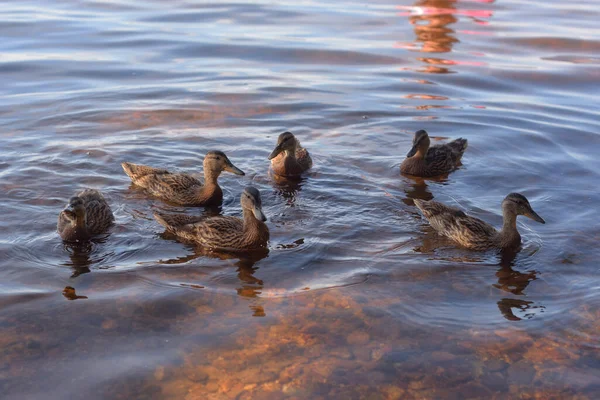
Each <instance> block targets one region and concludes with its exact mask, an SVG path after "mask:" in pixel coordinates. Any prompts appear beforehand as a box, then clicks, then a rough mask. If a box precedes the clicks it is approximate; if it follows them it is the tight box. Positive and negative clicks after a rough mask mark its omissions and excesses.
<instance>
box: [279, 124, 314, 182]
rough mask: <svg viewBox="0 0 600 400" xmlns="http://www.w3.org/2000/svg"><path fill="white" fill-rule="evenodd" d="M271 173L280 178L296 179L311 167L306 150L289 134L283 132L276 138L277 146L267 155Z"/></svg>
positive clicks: (310, 160)
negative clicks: (271, 167) (271, 169)
mask: <svg viewBox="0 0 600 400" xmlns="http://www.w3.org/2000/svg"><path fill="white" fill-rule="evenodd" d="M269 160H271V165H272V166H273V171H274V172H275V173H276V174H277V175H280V176H285V177H297V176H300V175H302V173H303V172H304V171H306V170H308V169H310V168H311V167H312V159H311V158H310V154H308V150H306V149H305V148H304V147H302V146H301V145H300V142H299V141H298V139H296V137H295V136H294V135H293V134H292V133H291V132H283V133H282V134H281V135H279V138H277V146H275V149H274V150H273V151H272V152H271V155H269Z"/></svg>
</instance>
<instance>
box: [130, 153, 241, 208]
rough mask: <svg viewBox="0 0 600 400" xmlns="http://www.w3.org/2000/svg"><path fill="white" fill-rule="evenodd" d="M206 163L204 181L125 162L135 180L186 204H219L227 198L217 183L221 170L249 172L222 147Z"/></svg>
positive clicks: (179, 202)
mask: <svg viewBox="0 0 600 400" xmlns="http://www.w3.org/2000/svg"><path fill="white" fill-rule="evenodd" d="M203 164H204V184H202V182H200V181H199V180H198V179H196V178H194V177H192V176H190V175H187V174H174V173H171V172H169V171H167V170H166V169H158V168H152V167H148V166H146V165H137V164H132V163H128V162H124V163H122V164H121V166H122V167H123V170H125V173H126V174H127V175H128V176H129V177H130V178H131V181H132V182H133V183H135V184H136V185H138V186H141V187H143V188H145V189H146V190H147V191H148V192H149V193H150V194H151V195H153V196H156V197H158V198H160V199H162V200H166V201H169V202H171V203H174V204H178V205H182V206H219V205H221V203H222V202H223V191H222V190H221V188H220V187H219V184H218V183H217V178H218V177H219V175H221V172H223V171H227V172H231V173H233V174H236V175H245V174H244V172H243V171H242V170H241V169H239V168H238V167H236V166H235V165H233V164H232V162H231V161H229V158H227V156H226V155H225V153H223V152H222V151H210V152H208V153H207V154H206V156H205V157H204V163H203Z"/></svg>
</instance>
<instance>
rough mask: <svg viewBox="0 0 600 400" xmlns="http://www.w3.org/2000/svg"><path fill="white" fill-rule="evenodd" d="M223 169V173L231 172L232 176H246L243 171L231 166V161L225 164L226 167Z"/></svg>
mask: <svg viewBox="0 0 600 400" xmlns="http://www.w3.org/2000/svg"><path fill="white" fill-rule="evenodd" d="M223 169H224V170H225V171H227V172H231V173H232V174H236V175H241V176H244V175H246V174H245V173H244V171H242V170H241V169H239V168H238V167H236V166H235V165H233V164H232V163H231V161H229V162H228V163H227V165H225V168H223Z"/></svg>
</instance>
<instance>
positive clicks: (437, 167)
mask: <svg viewBox="0 0 600 400" xmlns="http://www.w3.org/2000/svg"><path fill="white" fill-rule="evenodd" d="M430 144H431V141H430V140H429V135H428V134H427V132H426V131H425V130H423V129H421V130H419V131H417V132H415V137H414V138H413V146H412V148H411V149H410V151H409V152H408V154H407V155H406V159H405V160H404V161H403V162H402V165H400V171H401V172H402V173H405V174H409V175H414V176H423V177H431V176H437V175H443V174H446V173H448V172H451V171H452V170H453V169H455V168H456V166H457V164H458V163H459V162H460V159H461V158H462V155H463V153H464V152H465V150H466V149H467V139H463V138H459V139H456V140H453V141H451V142H449V143H446V144H440V145H436V146H432V147H429V145H430Z"/></svg>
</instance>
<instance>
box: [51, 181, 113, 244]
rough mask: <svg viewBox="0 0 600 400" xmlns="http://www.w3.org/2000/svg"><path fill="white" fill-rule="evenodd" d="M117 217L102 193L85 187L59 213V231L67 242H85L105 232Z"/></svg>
mask: <svg viewBox="0 0 600 400" xmlns="http://www.w3.org/2000/svg"><path fill="white" fill-rule="evenodd" d="M114 220H115V217H114V215H113V213H112V210H111V209H110V206H109V205H108V203H107V202H106V199H105V198H104V196H102V193H100V191H98V190H96V189H84V190H82V191H81V192H79V193H77V194H76V195H75V196H73V197H71V198H70V199H69V204H68V205H67V207H66V208H65V209H64V210H63V211H61V212H60V214H59V215H58V224H57V231H58V234H59V235H60V237H61V238H62V239H63V240H64V241H66V242H83V241H87V240H89V239H91V238H92V237H93V236H95V235H99V234H102V233H105V232H106V231H107V230H108V228H109V227H110V226H111V225H112V223H113V222H114Z"/></svg>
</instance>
